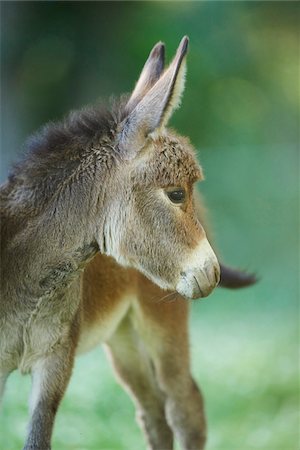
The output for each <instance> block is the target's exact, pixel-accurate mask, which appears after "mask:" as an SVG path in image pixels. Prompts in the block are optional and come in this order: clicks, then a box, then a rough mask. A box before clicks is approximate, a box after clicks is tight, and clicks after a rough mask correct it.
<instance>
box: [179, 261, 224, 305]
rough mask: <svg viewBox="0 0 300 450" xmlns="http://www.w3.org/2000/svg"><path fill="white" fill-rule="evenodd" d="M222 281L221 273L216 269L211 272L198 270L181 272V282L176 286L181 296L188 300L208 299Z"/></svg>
mask: <svg viewBox="0 0 300 450" xmlns="http://www.w3.org/2000/svg"><path fill="white" fill-rule="evenodd" d="M219 281H220V271H219V270H216V268H212V269H211V270H209V271H208V270H200V271H199V270H198V271H197V273H195V272H194V271H188V272H181V274H180V280H179V282H178V284H177V286H176V290H177V292H178V293H179V294H181V295H182V296H183V297H185V298H187V299H196V298H204V297H207V296H208V295H209V294H210V293H211V292H212V291H213V290H214V288H215V287H216V286H217V285H218V283H219Z"/></svg>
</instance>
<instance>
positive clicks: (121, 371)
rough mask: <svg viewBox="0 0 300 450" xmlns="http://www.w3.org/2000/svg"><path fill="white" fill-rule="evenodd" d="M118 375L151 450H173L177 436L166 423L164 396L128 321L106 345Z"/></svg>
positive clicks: (127, 318)
mask: <svg viewBox="0 0 300 450" xmlns="http://www.w3.org/2000/svg"><path fill="white" fill-rule="evenodd" d="M106 348H107V350H108V354H109V356H110V359H111V360H112V363H113V366H114V369H115V373H116V375H117V377H118V378H119V380H120V382H121V383H122V385H123V386H124V387H125V389H126V391H127V392H128V393H129V395H130V396H131V397H132V399H133V401H134V403H135V404H136V410H137V421H138V423H139V424H140V426H141V428H142V430H143V432H144V434H145V437H146V440H147V443H148V448H149V449H151V450H171V449H172V448H173V433H172V430H171V429H170V427H169V426H168V423H167V421H166V419H165V412H164V395H163V393H162V392H161V390H160V389H159V388H158V385H157V383H156V380H155V377H154V371H153V367H152V366H151V362H150V360H149V358H148V356H147V354H146V351H145V348H144V347H143V345H142V343H141V341H140V339H139V336H138V335H137V333H136V331H135V330H134V328H133V326H132V323H131V320H130V318H129V317H126V318H125V319H124V320H123V322H122V324H121V325H120V326H119V328H118V329H117V331H116V332H115V334H114V335H113V337H112V338H111V339H110V341H109V342H108V343H107V344H106Z"/></svg>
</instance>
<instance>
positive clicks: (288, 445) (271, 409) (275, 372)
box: [0, 293, 299, 450]
mask: <svg viewBox="0 0 300 450" xmlns="http://www.w3.org/2000/svg"><path fill="white" fill-rule="evenodd" d="M223 297H224V296H222V293H221V294H218V293H217V294H216V299H215V301H216V302H218V301H219V300H222V298H223ZM203 305H204V303H203ZM202 310H203V314H201V306H200V305H199V304H198V305H196V304H195V305H194V306H193V308H192V314H191V346H192V360H193V373H194V376H195V378H196V380H197V382H198V383H199V384H200V385H201V388H202V391H203V393H204V396H205V399H206V409H207V416H208V423H209V440H208V445H207V450H241V449H243V450H252V449H257V450H258V449H261V450H297V449H299V434H298V423H299V415H298V413H299V397H298V393H299V390H298V388H299V385H298V381H299V379H298V376H297V363H296V361H297V359H296V358H297V348H298V330H297V326H290V327H286V321H287V320H289V319H290V318H289V315H288V314H287V313H285V314H282V313H280V312H278V311H277V314H274V315H273V317H272V320H271V321H270V317H266V316H265V314H264V313H263V314H262V315H255V314H246V315H244V314H240V313H239V314H233V315H232V313H230V319H229V317H228V316H229V313H226V312H224V313H223V314H222V315H221V316H220V315H218V314H216V313H213V312H212V311H209V312H208V311H207V309H206V310H205V308H202ZM208 319H210V320H208ZM290 323H294V324H295V325H296V323H295V322H293V321H292V322H290ZM29 387H30V379H29V377H21V375H19V374H18V373H17V372H16V373H14V374H13V375H12V376H11V378H10V379H9V382H8V386H7V391H6V395H5V398H4V403H3V410H2V413H1V425H0V436H1V442H2V447H1V448H3V449H5V450H15V449H19V448H21V447H22V442H23V440H24V436H25V429H26V422H27V418H28V416H27V403H26V401H27V396H28V393H29ZM53 448H54V450H63V449H68V450H75V449H76V450H128V449H130V450H140V449H142V448H145V444H144V441H143V437H142V435H141V433H140V431H139V429H138V427H137V425H136V423H135V420H134V408H133V405H132V403H131V401H130V399H129V398H128V397H127V394H125V393H124V391H123V390H122V389H121V388H120V387H119V385H118V384H116V382H115V380H114V378H113V376H112V371H111V369H110V367H109V365H108V363H107V361H106V359H105V356H104V354H103V352H102V350H101V349H96V350H94V351H93V352H91V353H89V354H87V355H84V356H82V357H80V358H78V360H77V362H76V366H75V369H74V374H73V377H72V380H71V383H70V386H69V388H68V391H67V394H66V396H65V398H64V400H63V402H62V405H61V408H60V410H59V413H58V416H57V420H56V426H55V432H54V440H53ZM157 450H162V449H157Z"/></svg>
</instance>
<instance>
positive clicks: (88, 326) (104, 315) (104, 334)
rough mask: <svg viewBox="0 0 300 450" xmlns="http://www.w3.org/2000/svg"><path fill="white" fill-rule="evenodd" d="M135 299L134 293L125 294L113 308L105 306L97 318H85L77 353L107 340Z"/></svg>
mask: <svg viewBox="0 0 300 450" xmlns="http://www.w3.org/2000/svg"><path fill="white" fill-rule="evenodd" d="M134 299H135V297H134V296H133V295H132V294H131V295H124V296H122V297H121V298H120V299H119V301H118V302H117V303H116V304H114V306H113V307H112V308H110V309H108V310H106V309H105V308H103V309H102V310H101V313H100V314H99V315H98V316H97V317H96V318H95V320H93V321H86V320H83V322H82V327H81V333H80V338H79V344H78V347H77V354H81V353H85V352H87V351H89V350H91V349H93V348H94V347H95V346H97V345H99V344H102V343H104V342H107V341H108V340H109V339H110V337H111V336H112V335H113V334H114V332H115V331H116V329H117V328H118V326H119V325H120V323H121V322H122V320H123V318H124V317H125V316H126V314H127V313H128V311H129V309H130V307H131V305H132V302H133V301H134Z"/></svg>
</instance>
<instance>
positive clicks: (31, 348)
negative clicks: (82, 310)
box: [18, 282, 80, 373]
mask: <svg viewBox="0 0 300 450" xmlns="http://www.w3.org/2000/svg"><path fill="white" fill-rule="evenodd" d="M79 302H80V297H79V283H78V282H74V283H72V285H71V286H70V287H69V288H68V289H67V290H66V291H62V292H59V293H56V294H54V295H52V296H45V297H41V298H40V299H39V300H38V301H37V302H36V305H35V307H34V308H32V310H31V311H30V314H29V315H28V317H27V319H26V321H25V322H24V323H23V327H22V334H21V336H22V343H21V345H22V351H21V353H20V359H19V364H18V367H19V370H20V371H21V372H23V373H26V372H28V371H30V370H31V368H32V366H33V365H34V364H35V362H36V361H37V360H39V359H40V358H44V357H45V356H47V355H49V354H51V353H52V352H55V351H56V349H57V348H58V347H59V346H60V345H70V343H71V329H72V324H73V322H74V320H75V317H76V314H77V311H78V307H79Z"/></svg>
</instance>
